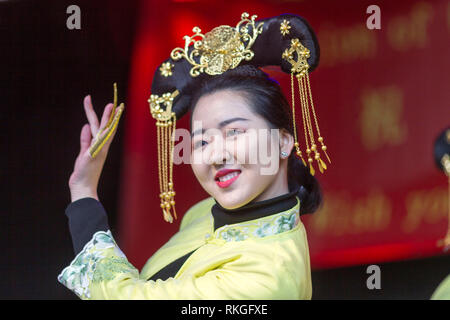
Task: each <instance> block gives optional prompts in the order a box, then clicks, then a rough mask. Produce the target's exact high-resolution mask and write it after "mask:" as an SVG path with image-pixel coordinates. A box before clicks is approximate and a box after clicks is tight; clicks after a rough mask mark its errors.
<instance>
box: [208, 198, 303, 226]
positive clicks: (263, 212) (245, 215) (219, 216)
mask: <svg viewBox="0 0 450 320" xmlns="http://www.w3.org/2000/svg"><path fill="white" fill-rule="evenodd" d="M296 194H297V191H292V192H290V193H286V194H283V195H281V196H278V197H275V198H272V199H267V200H263V201H258V202H253V203H249V204H246V205H245V206H243V207H240V208H237V209H225V208H223V207H222V206H221V205H220V204H219V203H218V202H217V201H216V200H215V199H214V200H215V201H216V203H215V204H214V205H213V206H212V208H211V213H212V216H213V218H214V230H217V229H218V228H220V227H222V226H224V225H227V224H235V223H241V222H245V221H249V220H255V219H259V218H262V217H267V216H270V215H273V214H276V213H280V212H282V211H286V210H288V209H291V208H293V207H294V206H295V205H296V204H297V198H296V196H295V195H296Z"/></svg>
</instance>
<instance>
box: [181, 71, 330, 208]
mask: <svg viewBox="0 0 450 320" xmlns="http://www.w3.org/2000/svg"><path fill="white" fill-rule="evenodd" d="M191 90H193V91H194V94H193V98H192V100H191V115H190V117H191V120H190V122H191V128H192V114H193V111H194V110H193V109H194V107H195V105H196V104H197V102H198V100H199V99H200V98H201V97H202V96H204V95H207V94H211V93H214V92H216V91H220V90H233V91H238V92H239V93H241V94H243V97H245V98H246V99H247V101H248V102H249V105H250V107H251V108H252V111H253V112H254V113H255V114H258V115H260V116H261V117H263V118H264V119H265V120H266V121H267V122H268V123H269V124H270V125H271V127H272V128H278V129H285V130H287V131H288V132H289V133H290V134H292V135H293V136H294V129H293V126H292V111H291V107H290V105H289V103H288V101H287V100H286V98H285V96H284V94H283V92H282V91H281V88H280V86H279V84H278V83H277V82H276V81H274V80H273V79H270V78H269V76H268V75H267V74H266V73H265V72H263V71H262V70H260V69H259V68H256V67H254V66H251V65H242V66H239V67H237V68H235V69H231V70H228V71H226V72H224V73H223V74H222V75H220V76H215V77H210V78H208V79H204V80H203V81H201V82H200V85H198V86H197V87H196V88H191ZM288 185H289V192H292V191H294V190H297V196H298V197H299V199H300V201H301V205H300V214H306V213H313V212H315V211H316V210H317V209H318V207H319V206H320V205H321V203H322V191H321V188H320V185H319V182H318V181H317V179H316V178H315V177H314V176H312V175H311V174H310V173H309V169H308V168H307V167H306V166H304V165H303V162H302V161H301V160H300V159H299V158H297V156H296V154H295V148H293V151H292V152H291V154H290V155H289V159H288Z"/></svg>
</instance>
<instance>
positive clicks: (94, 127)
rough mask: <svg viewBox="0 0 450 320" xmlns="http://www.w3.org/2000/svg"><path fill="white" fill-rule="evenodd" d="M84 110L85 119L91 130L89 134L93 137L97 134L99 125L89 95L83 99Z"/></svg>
mask: <svg viewBox="0 0 450 320" xmlns="http://www.w3.org/2000/svg"><path fill="white" fill-rule="evenodd" d="M84 110H85V112H86V117H87V119H88V121H89V125H90V128H91V134H92V136H93V137H95V135H96V134H97V132H98V130H99V124H98V118H97V114H96V113H95V110H94V107H93V105H92V99H91V96H90V95H87V96H86V97H85V98H84Z"/></svg>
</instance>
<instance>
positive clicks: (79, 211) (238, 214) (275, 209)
mask: <svg viewBox="0 0 450 320" xmlns="http://www.w3.org/2000/svg"><path fill="white" fill-rule="evenodd" d="M296 194H297V191H292V192H290V193H286V194H283V195H281V196H278V197H275V198H272V199H268V200H263V201H258V202H253V203H249V204H247V205H245V206H242V207H240V208H237V209H231V210H228V209H225V208H223V207H222V206H221V205H220V204H219V203H218V202H217V201H216V203H215V204H214V205H213V206H212V208H211V214H212V215H213V218H214V230H216V229H218V228H220V227H222V226H224V225H227V224H235V223H240V222H244V221H249V220H254V219H259V218H262V217H266V216H270V215H272V214H277V213H279V212H283V211H286V210H289V209H291V208H292V207H294V206H295V205H297V198H296ZM65 213H66V216H67V217H68V218H69V229H70V234H71V236H72V242H73V248H74V250H75V255H76V254H78V253H79V252H80V251H81V250H82V249H83V247H84V246H85V245H86V243H88V242H89V241H90V240H91V239H92V236H93V235H94V233H96V232H97V231H108V230H109V225H108V217H107V215H106V211H105V209H104V208H103V206H102V204H101V203H100V202H99V201H98V200H96V199H94V198H82V199H79V200H77V201H74V202H72V203H71V204H69V205H68V206H67V208H66V211H65ZM196 250H197V249H196ZM196 250H193V251H191V252H189V253H188V254H186V255H184V256H182V257H180V258H178V259H177V260H175V261H173V262H171V263H169V264H168V265H167V266H165V267H164V268H163V269H161V270H159V271H158V272H157V273H155V274H154V275H153V276H152V277H151V278H149V279H148V280H155V281H156V280H158V279H160V280H167V279H168V278H170V277H175V275H176V274H177V272H178V270H180V268H181V266H182V265H183V264H184V263H185V262H186V260H187V259H188V258H189V257H190V256H191V254H193V253H194V252H195V251H196Z"/></svg>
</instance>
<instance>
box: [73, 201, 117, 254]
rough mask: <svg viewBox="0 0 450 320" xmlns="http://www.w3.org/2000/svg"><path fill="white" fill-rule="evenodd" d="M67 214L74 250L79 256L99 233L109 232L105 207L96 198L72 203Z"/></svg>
mask: <svg viewBox="0 0 450 320" xmlns="http://www.w3.org/2000/svg"><path fill="white" fill-rule="evenodd" d="M65 214H66V216H67V218H69V230H70V234H71V236H72V243H73V249H74V251H75V255H77V254H78V253H79V252H80V251H81V250H82V249H83V247H84V246H85V245H86V243H88V242H89V241H90V240H91V239H92V236H93V235H94V234H95V233H96V232H97V231H108V230H109V225H108V216H107V214H106V211H105V209H104V208H103V205H102V204H101V203H100V202H99V201H98V200H96V199H94V198H82V199H78V200H76V201H74V202H72V203H70V204H69V205H68V206H67V208H66V210H65Z"/></svg>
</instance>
